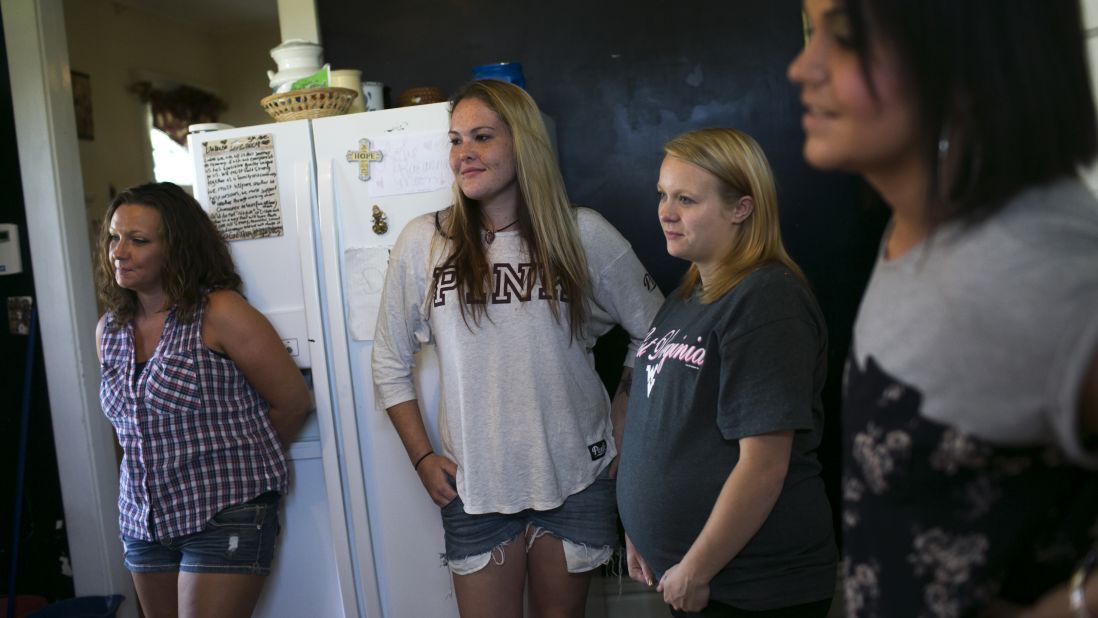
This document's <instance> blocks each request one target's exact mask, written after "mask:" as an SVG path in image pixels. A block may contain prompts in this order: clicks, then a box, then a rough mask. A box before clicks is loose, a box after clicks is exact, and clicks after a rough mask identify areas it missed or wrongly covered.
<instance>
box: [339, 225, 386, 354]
mask: <svg viewBox="0 0 1098 618" xmlns="http://www.w3.org/2000/svg"><path fill="white" fill-rule="evenodd" d="M388 267H389V249H387V248H385V247H369V248H359V249H347V250H346V251H344V252H343V272H344V273H345V274H346V275H347V288H348V290H347V297H348V298H347V304H348V306H349V308H350V311H349V316H348V318H349V319H348V321H349V322H350V330H351V339H353V340H355V341H373V339H374V326H375V325H376V324H377V314H378V310H379V309H380V307H381V289H382V287H383V286H384V285H385V269H386V268H388Z"/></svg>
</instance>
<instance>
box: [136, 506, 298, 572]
mask: <svg viewBox="0 0 1098 618" xmlns="http://www.w3.org/2000/svg"><path fill="white" fill-rule="evenodd" d="M281 497H282V496H281V494H279V493H278V492H277V491H268V492H267V493H264V494H261V495H259V496H257V497H255V498H253V499H251V500H249V501H248V502H245V503H243V504H235V505H233V506H230V507H226V508H224V509H222V510H220V511H218V512H217V514H216V515H214V516H213V518H211V519H210V521H209V523H207V524H206V529H205V530H202V531H201V532H196V533H194V534H188V535H186V536H181V537H176V538H173V539H161V540H159V541H143V540H141V539H134V538H131V537H128V536H126V535H122V545H123V547H124V549H125V557H126V558H125V564H126V568H127V569H128V570H129V571H130V572H132V573H165V572H174V571H185V572H188V573H240V574H246V575H269V574H270V573H271V563H272V562H273V561H274V552H275V541H276V540H277V538H278V534H279V531H280V530H281V526H280V525H279V523H278V503H279V501H280V500H281Z"/></svg>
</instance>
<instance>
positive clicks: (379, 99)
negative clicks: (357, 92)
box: [362, 82, 385, 112]
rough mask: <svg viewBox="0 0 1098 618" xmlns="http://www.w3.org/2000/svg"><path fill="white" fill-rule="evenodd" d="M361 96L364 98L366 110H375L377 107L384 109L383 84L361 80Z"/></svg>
mask: <svg viewBox="0 0 1098 618" xmlns="http://www.w3.org/2000/svg"><path fill="white" fill-rule="evenodd" d="M362 97H363V98H364V99H366V111H368V112H376V111H377V110H379V109H385V84H383V83H381V82H362Z"/></svg>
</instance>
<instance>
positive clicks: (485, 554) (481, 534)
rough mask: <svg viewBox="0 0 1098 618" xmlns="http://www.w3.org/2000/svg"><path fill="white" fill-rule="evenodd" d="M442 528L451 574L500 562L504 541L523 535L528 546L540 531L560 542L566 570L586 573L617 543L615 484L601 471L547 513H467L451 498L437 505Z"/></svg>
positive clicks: (445, 557) (457, 499)
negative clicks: (592, 480) (590, 481)
mask: <svg viewBox="0 0 1098 618" xmlns="http://www.w3.org/2000/svg"><path fill="white" fill-rule="evenodd" d="M442 528H443V531H444V532H445V538H446V553H445V554H444V556H443V558H444V561H445V563H446V564H447V565H448V566H449V567H450V571H451V572H452V573H454V574H455V575H468V574H470V573H475V572H476V571H479V570H481V569H483V568H484V567H486V566H487V565H488V561H489V560H495V561H496V562H497V564H501V563H502V560H503V555H504V554H503V547H504V546H505V545H507V544H508V543H509V542H511V541H513V540H515V539H516V538H518V537H519V536H520V535H524V536H525V538H526V539H527V540H526V549H527V550H529V549H530V547H531V546H532V545H533V543H534V541H535V540H537V539H538V537H540V536H542V535H544V534H548V535H550V536H553V537H556V538H558V539H560V540H561V542H562V543H563V546H564V557H565V561H566V562H567V567H568V572H569V573H583V572H586V571H591V570H593V569H595V568H598V567H599V566H601V565H603V564H606V563H607V562H609V560H610V558H611V556H613V554H614V549H615V548H617V547H618V510H617V491H616V482H615V480H614V479H612V478H610V477H609V469H607V470H603V472H602V474H601V475H599V477H598V478H597V479H595V482H594V483H592V484H591V485H590V486H589V487H587V488H586V489H584V490H583V491H580V492H579V493H575V494H572V495H571V496H568V498H567V499H565V501H564V504H562V505H560V506H558V507H557V508H555V509H550V510H548V511H535V510H533V509H527V510H525V511H519V512H518V513H511V514H503V513H484V514H481V515H470V514H468V513H466V512H465V505H464V504H463V503H462V501H461V498H460V497H458V498H454V499H453V500H452V501H451V502H450V503H449V504H447V505H446V506H444V507H442Z"/></svg>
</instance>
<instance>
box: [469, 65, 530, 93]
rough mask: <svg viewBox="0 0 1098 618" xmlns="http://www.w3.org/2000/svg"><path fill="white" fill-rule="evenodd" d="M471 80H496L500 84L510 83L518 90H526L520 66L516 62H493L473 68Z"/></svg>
mask: <svg viewBox="0 0 1098 618" xmlns="http://www.w3.org/2000/svg"><path fill="white" fill-rule="evenodd" d="M473 79H498V80H499V81H501V82H510V83H512V84H514V85H516V86H518V87H519V88H523V89H525V88H526V78H525V77H523V75H522V64H520V63H518V62H493V63H491V64H482V65H480V66H476V67H473Z"/></svg>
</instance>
